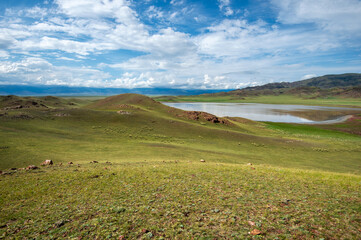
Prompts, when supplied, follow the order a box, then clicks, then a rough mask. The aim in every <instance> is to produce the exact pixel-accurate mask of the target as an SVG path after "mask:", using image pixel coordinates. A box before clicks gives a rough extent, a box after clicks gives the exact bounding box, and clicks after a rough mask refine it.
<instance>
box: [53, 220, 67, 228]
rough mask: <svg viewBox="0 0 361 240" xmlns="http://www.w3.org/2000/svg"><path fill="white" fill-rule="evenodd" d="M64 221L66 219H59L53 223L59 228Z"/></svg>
mask: <svg viewBox="0 0 361 240" xmlns="http://www.w3.org/2000/svg"><path fill="white" fill-rule="evenodd" d="M65 223H66V221H64V220H60V221H57V222H56V223H54V226H55V227H57V228H59V227H61V226H63V225H64V224H65Z"/></svg>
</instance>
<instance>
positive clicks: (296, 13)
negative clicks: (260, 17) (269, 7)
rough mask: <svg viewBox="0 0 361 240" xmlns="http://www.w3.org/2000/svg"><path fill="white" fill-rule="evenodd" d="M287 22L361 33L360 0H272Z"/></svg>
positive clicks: (279, 16) (280, 19) (284, 21)
mask: <svg viewBox="0 0 361 240" xmlns="http://www.w3.org/2000/svg"><path fill="white" fill-rule="evenodd" d="M272 3H273V4H274V5H275V6H276V7H277V8H278V10H279V14H278V20H279V21H280V22H282V23H285V24H299V23H314V24H316V25H317V26H318V27H319V28H321V29H325V30H328V31H331V32H342V33H351V34H357V35H361V24H360V22H361V2H360V1H359V0H332V1H330V0H318V1H313V0H272Z"/></svg>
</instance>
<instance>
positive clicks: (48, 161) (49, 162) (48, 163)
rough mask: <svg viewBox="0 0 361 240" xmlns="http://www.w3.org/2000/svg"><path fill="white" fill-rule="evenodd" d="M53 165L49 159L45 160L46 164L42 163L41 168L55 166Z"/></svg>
mask: <svg viewBox="0 0 361 240" xmlns="http://www.w3.org/2000/svg"><path fill="white" fill-rule="evenodd" d="M53 164H54V163H53V161H52V160H49V159H47V160H45V161H44V162H42V163H41V164H40V165H41V166H47V165H53Z"/></svg>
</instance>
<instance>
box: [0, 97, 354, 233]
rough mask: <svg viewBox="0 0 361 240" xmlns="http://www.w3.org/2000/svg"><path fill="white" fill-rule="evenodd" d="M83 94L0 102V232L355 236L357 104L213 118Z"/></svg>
mask: <svg viewBox="0 0 361 240" xmlns="http://www.w3.org/2000/svg"><path fill="white" fill-rule="evenodd" d="M7 98H9V99H11V101H10V102H13V101H19V100H21V101H28V100H29V99H28V98H21V97H16V96H10V97H4V98H2V101H4V102H9V101H8V100H9V99H7ZM4 99H5V100H4ZM6 99H7V100H6ZM93 100H94V99H71V100H70V99H67V98H53V97H47V98H46V99H45V100H44V99H43V98H32V100H31V101H34V102H37V103H39V104H40V102H41V101H42V102H41V103H42V104H44V105H45V106H47V107H29V108H10V109H6V110H5V109H4V108H0V189H1V191H0V209H1V211H0V238H4V239H253V238H255V239H256V238H260V239H262V238H263V239H275V238H280V239H321V238H324V239H342V238H345V239H357V238H358V236H359V233H360V231H359V228H360V222H361V218H360V216H361V214H360V213H361V209H360V201H361V193H360V191H359V189H360V187H361V177H360V175H361V162H360V152H361V144H360V142H361V138H360V136H359V135H358V134H359V131H358V132H355V130H357V129H359V126H360V119H361V116H360V114H358V115H355V116H354V117H353V118H352V119H349V120H348V121H347V122H344V123H342V124H334V125H325V126H317V125H315V126H311V125H298V124H281V123H260V122H253V121H249V120H245V119H241V118H228V119H226V120H227V121H229V122H230V124H222V123H221V122H220V121H218V122H216V121H209V120H207V119H205V118H203V117H202V115H201V114H196V113H194V114H193V113H192V114H191V116H194V118H193V117H192V118H188V117H186V116H187V112H184V111H181V110H177V109H173V108H170V107H166V106H164V105H162V104H160V103H157V102H155V101H154V100H152V99H150V98H148V97H146V96H142V95H138V94H124V95H117V96H112V97H109V98H105V99H100V100H98V101H97V102H92V101H93ZM58 101H60V103H61V104H58V105H59V107H57V106H54V104H53V105H51V103H55V102H58ZM68 101H70V102H73V103H77V102H81V104H76V105H71V106H70V107H66V105H63V104H66V103H68ZM86 102H87V104H85V103H86ZM52 106H54V107H52ZM21 116H22V117H21ZM25 116H31V117H25ZM45 159H51V160H53V162H54V165H49V166H40V163H41V162H43V161H44V160H45ZM29 165H35V166H36V167H38V168H37V169H30V168H29V169H28V170H26V169H24V168H25V167H28V166H29Z"/></svg>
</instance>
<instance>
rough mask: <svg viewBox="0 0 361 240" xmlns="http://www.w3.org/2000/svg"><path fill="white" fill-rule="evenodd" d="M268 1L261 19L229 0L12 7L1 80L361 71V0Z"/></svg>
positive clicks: (126, 82) (163, 81)
mask: <svg viewBox="0 0 361 240" xmlns="http://www.w3.org/2000/svg"><path fill="white" fill-rule="evenodd" d="M263 7H264V6H263ZM208 8H210V9H212V10H213V11H214V12H216V13H217V14H218V15H216V16H214V14H213V15H212V14H209V13H207V11H206V10H205V9H208ZM248 8H249V9H250V10H248ZM266 8H267V10H268V11H269V12H270V14H269V15H265V16H263V17H262V18H260V17H258V18H256V19H255V18H254V17H253V16H259V14H258V13H257V12H252V9H258V8H255V7H254V6H249V5H241V6H240V5H236V2H235V1H234V2H233V1H231V0H219V1H218V2H217V5H214V6H211V5H209V6H208V5H200V4H199V3H197V2H191V1H187V0H182V1H180V0H179V1H176V0H172V1H169V2H168V3H162V4H159V3H158V2H154V3H153V2H152V1H147V4H145V5H144V4H142V5H141V4H139V5H137V3H136V2H130V1H127V0H113V1H112V0H77V1H74V0H55V1H54V2H51V3H48V4H44V3H42V2H38V3H34V6H33V7H30V8H25V9H21V10H19V9H18V8H17V6H16V5H14V7H13V8H7V9H6V10H5V11H4V13H3V16H2V18H1V19H0V84H29V85H31V84H47V85H54V84H55V85H72V86H95V87H125V88H133V87H165V86H167V87H175V88H214V89H223V88H240V87H245V86H250V85H256V84H263V83H267V82H273V81H295V80H299V79H303V78H304V77H305V76H317V75H322V74H328V73H343V72H360V71H361V51H360V47H361V41H360V40H361V25H360V24H359V23H360V22H361V2H360V1H358V0H343V1H341V0H334V1H327V0H320V1H310V0H299V1H294V0H271V1H270V2H268V3H267V5H266ZM244 13H247V14H244ZM271 13H272V14H271Z"/></svg>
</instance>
